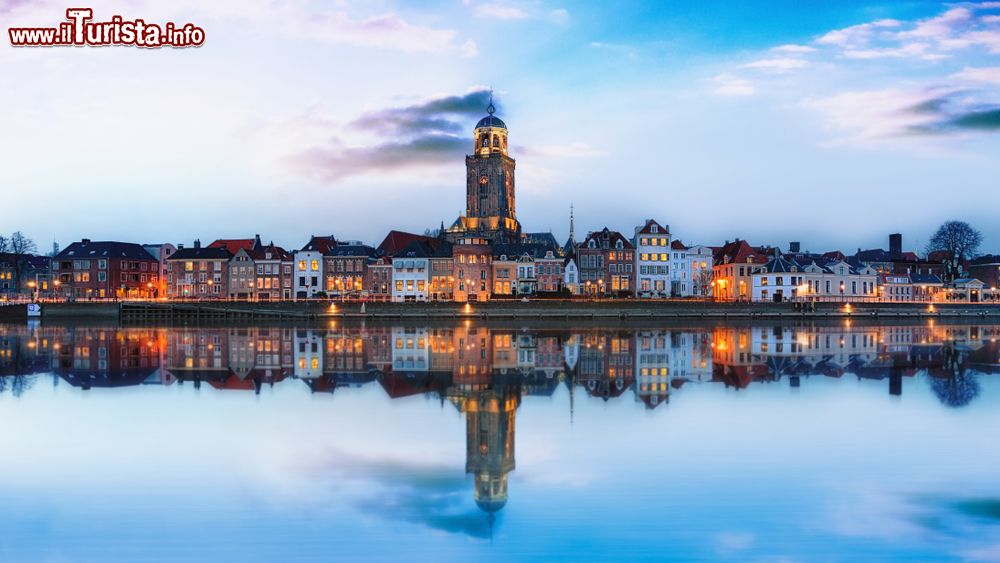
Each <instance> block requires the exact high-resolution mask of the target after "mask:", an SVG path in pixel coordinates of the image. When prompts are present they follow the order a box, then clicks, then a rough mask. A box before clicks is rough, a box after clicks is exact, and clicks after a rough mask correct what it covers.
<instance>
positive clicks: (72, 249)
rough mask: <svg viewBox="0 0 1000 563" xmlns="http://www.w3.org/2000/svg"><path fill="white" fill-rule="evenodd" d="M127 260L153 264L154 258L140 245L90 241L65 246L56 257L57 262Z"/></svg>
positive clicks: (85, 240)
mask: <svg viewBox="0 0 1000 563" xmlns="http://www.w3.org/2000/svg"><path fill="white" fill-rule="evenodd" d="M95 258H128V259H130V260H146V261H150V262H155V261H156V258H153V256H152V255H151V254H150V253H149V252H146V249H145V248H143V247H142V245H141V244H137V243H134V242H117V241H106V240H105V241H91V240H88V239H84V240H82V241H80V242H74V243H73V244H71V245H69V246H67V247H66V248H64V249H63V250H62V252H60V253H59V254H57V255H56V259H57V260H71V259H95Z"/></svg>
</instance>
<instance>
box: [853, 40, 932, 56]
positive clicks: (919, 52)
mask: <svg viewBox="0 0 1000 563" xmlns="http://www.w3.org/2000/svg"><path fill="white" fill-rule="evenodd" d="M929 48H930V45H928V44H926V43H909V44H907V45H902V46H900V47H882V48H872V49H846V50H844V52H843V56H844V57H846V58H848V59H883V58H891V57H919V58H922V59H925V60H938V59H941V58H944V57H945V56H944V55H941V54H938V53H928V52H927V50H928V49H929Z"/></svg>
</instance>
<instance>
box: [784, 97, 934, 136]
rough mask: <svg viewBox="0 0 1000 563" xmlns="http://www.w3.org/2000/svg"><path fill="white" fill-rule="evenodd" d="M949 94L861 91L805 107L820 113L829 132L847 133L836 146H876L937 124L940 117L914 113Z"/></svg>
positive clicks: (806, 102) (809, 102)
mask: <svg viewBox="0 0 1000 563" xmlns="http://www.w3.org/2000/svg"><path fill="white" fill-rule="evenodd" d="M946 93H947V92H942V91H933V90H931V91H929V90H903V89H899V88H885V89H882V90H857V91H848V92H842V93H840V94H835V95H833V96H827V97H821V98H807V99H806V100H804V101H803V102H802V106H803V107H805V108H807V109H810V110H814V111H818V112H819V113H820V114H821V115H822V117H823V121H824V124H825V125H826V127H827V128H828V129H830V130H832V131H835V132H837V133H842V134H843V136H840V137H838V138H836V139H835V140H834V141H833V143H832V144H834V145H846V144H853V145H861V146H872V145H877V144H880V143H883V142H885V141H886V140H888V139H891V138H899V137H902V136H906V135H909V134H911V133H912V132H913V131H914V130H915V129H916V128H920V127H922V126H930V125H932V124H934V123H935V122H936V121H938V120H939V119H940V116H939V115H937V114H935V113H933V112H920V111H913V108H917V107H919V106H921V104H927V103H930V102H933V101H934V100H935V99H938V98H940V97H941V96H943V95H945V94H946Z"/></svg>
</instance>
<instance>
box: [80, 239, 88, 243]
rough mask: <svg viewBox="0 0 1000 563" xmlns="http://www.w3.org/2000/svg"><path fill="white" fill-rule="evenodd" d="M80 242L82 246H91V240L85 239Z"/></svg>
mask: <svg viewBox="0 0 1000 563" xmlns="http://www.w3.org/2000/svg"><path fill="white" fill-rule="evenodd" d="M80 242H81V243H82V244H90V239H89V238H85V239H80Z"/></svg>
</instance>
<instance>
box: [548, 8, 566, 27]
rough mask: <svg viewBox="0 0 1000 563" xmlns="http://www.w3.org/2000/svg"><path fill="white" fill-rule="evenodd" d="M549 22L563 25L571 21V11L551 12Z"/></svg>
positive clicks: (560, 9)
mask: <svg viewBox="0 0 1000 563" xmlns="http://www.w3.org/2000/svg"><path fill="white" fill-rule="evenodd" d="M549 21H551V22H552V23H555V24H559V25H563V24H565V23H566V22H568V21H569V11H568V10H566V9H565V8H556V9H554V10H552V11H551V12H549Z"/></svg>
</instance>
